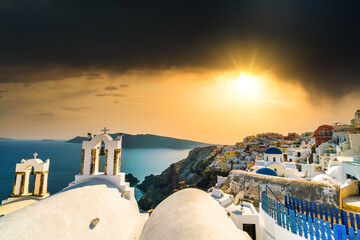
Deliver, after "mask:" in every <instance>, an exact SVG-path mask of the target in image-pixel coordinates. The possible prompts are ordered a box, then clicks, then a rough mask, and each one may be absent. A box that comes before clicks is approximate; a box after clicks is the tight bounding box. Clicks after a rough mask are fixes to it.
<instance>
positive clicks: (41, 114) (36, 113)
mask: <svg viewBox="0 0 360 240" xmlns="http://www.w3.org/2000/svg"><path fill="white" fill-rule="evenodd" d="M34 116H38V117H48V118H52V117H55V116H56V115H55V114H54V113H52V112H48V111H43V110H34Z"/></svg>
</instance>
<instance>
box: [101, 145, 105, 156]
mask: <svg viewBox="0 0 360 240" xmlns="http://www.w3.org/2000/svg"><path fill="white" fill-rule="evenodd" d="M100 156H105V147H101V149H100Z"/></svg>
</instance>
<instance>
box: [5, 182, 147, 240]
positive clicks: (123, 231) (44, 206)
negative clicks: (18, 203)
mask: <svg viewBox="0 0 360 240" xmlns="http://www.w3.org/2000/svg"><path fill="white" fill-rule="evenodd" d="M146 217H147V214H140V213H139V209H138V206H137V203H136V201H135V199H132V200H127V199H126V198H124V197H122V196H121V192H119V190H118V188H117V187H115V186H114V185H112V184H111V183H108V182H107V181H105V180H100V179H96V180H95V179H92V180H89V181H86V182H84V183H80V184H77V185H75V186H72V187H70V188H67V189H65V190H62V191H61V192H59V193H58V194H55V195H53V196H51V197H49V198H46V199H44V200H41V201H39V202H36V203H34V204H32V205H30V206H28V207H25V208H22V209H20V210H18V211H15V212H13V213H10V214H8V215H5V216H4V217H1V220H0V229H1V231H0V239H24V238H26V239H104V238H106V239H124V240H125V239H126V240H128V239H134V238H135V237H136V238H137V239H139V236H140V234H141V229H142V226H143V225H144V222H145V220H146ZM95 218H99V220H100V222H99V223H98V224H97V225H96V226H95V227H94V228H93V229H91V228H90V223H91V221H92V220H93V219H95Z"/></svg>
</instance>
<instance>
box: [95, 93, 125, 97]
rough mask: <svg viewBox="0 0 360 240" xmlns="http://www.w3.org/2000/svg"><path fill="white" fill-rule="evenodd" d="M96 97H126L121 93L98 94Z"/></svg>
mask: <svg viewBox="0 0 360 240" xmlns="http://www.w3.org/2000/svg"><path fill="white" fill-rule="evenodd" d="M95 96H96V97H126V95H124V94H121V93H99V94H96V95H95Z"/></svg>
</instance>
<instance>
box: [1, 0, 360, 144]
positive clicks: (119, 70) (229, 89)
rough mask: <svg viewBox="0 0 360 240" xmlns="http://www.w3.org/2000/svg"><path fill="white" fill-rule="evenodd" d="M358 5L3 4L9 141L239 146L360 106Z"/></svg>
mask: <svg viewBox="0 0 360 240" xmlns="http://www.w3.org/2000/svg"><path fill="white" fill-rule="evenodd" d="M358 12H359V3H358V2H357V1H331V0H327V1H325V0H324V1H321V0H319V1H304V0H301V1H300V0H299V1H297V0H294V1H288V0H287V1H285V0H284V1H280V0H279V1H275V0H274V1H268V0H263V1H257V0H248V1H243V0H238V1H156V2H151V1H91V0H89V1H76V0H72V1H51V0H34V1H30V2H29V1H8V0H4V1H1V2H0V31H1V37H0V137H10V138H15V139H44V138H50V139H70V138H72V137H74V136H77V135H83V136H84V135H86V133H88V132H92V133H94V134H98V133H100V129H102V128H103V127H104V126H106V127H107V128H109V129H110V132H126V133H131V134H143V133H151V134H158V135H163V136H170V137H176V138H183V139H190V140H197V141H203V142H207V143H218V144H234V143H235V142H237V141H241V140H242V138H243V137H245V136H247V135H252V134H257V133H262V132H279V133H282V134H287V133H288V132H298V133H301V132H306V131H314V130H315V129H316V128H317V126H319V125H321V124H332V123H335V122H345V123H347V122H349V121H350V120H351V119H352V118H353V116H354V112H355V111H356V110H357V109H360V95H359V93H360V68H359V64H360V46H359V43H360V31H359V30H358V29H360V15H359V14H358Z"/></svg>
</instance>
